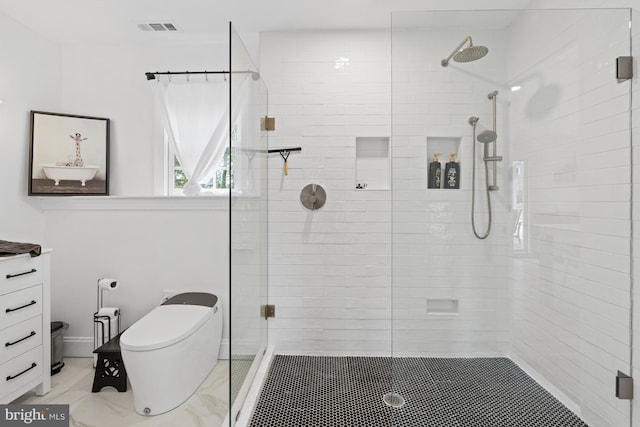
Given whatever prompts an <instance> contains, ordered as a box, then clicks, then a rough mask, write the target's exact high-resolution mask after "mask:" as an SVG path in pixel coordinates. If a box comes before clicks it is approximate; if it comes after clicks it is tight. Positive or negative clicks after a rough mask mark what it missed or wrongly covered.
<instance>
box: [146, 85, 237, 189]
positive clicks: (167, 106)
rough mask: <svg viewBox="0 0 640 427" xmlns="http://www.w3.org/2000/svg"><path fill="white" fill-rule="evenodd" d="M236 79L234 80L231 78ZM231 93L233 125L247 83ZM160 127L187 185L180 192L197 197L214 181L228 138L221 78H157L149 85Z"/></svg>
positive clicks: (225, 90) (224, 88) (226, 98)
mask: <svg viewBox="0 0 640 427" xmlns="http://www.w3.org/2000/svg"><path fill="white" fill-rule="evenodd" d="M234 78H235V76H234ZM239 79H242V80H243V81H242V83H241V84H240V86H239V89H238V91H236V92H234V94H233V95H234V102H233V110H234V113H233V116H234V117H233V122H234V123H235V120H236V118H237V114H238V110H239V108H240V107H241V106H242V105H243V103H244V98H245V97H246V94H245V92H247V91H246V89H245V87H246V81H247V79H246V78H244V77H240V78H239ZM149 82H150V84H151V87H152V90H153V94H154V99H155V103H156V112H157V114H160V117H161V120H162V124H163V127H164V129H165V130H166V132H167V134H168V136H169V143H170V144H171V145H172V146H173V149H174V151H175V153H176V157H177V158H178V161H179V162H180V165H181V166H182V171H183V172H184V174H185V176H186V178H187V180H188V182H187V184H185V186H184V189H183V192H184V194H185V195H187V196H195V195H198V194H199V193H200V191H201V187H200V184H201V183H204V182H206V181H208V180H209V179H210V178H212V177H213V175H214V174H215V171H216V167H217V165H218V164H219V163H220V159H221V158H222V156H223V154H224V151H225V148H227V146H228V137H229V84H228V82H227V81H226V80H225V79H223V77H221V76H217V75H207V77H206V78H205V77H197V78H194V77H190V78H189V79H186V78H185V77H183V76H179V77H176V76H174V77H173V78H168V77H166V76H159V75H157V76H156V79H154V80H150V81H149Z"/></svg>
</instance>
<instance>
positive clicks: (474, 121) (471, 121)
mask: <svg viewBox="0 0 640 427" xmlns="http://www.w3.org/2000/svg"><path fill="white" fill-rule="evenodd" d="M478 120H480V118H479V117H476V116H471V117H469V124H470V125H471V126H473V127H475V126H476V124H477V123H478Z"/></svg>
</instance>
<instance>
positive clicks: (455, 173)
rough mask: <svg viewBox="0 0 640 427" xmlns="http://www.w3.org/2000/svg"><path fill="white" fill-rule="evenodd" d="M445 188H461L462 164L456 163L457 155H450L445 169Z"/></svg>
mask: <svg viewBox="0 0 640 427" xmlns="http://www.w3.org/2000/svg"><path fill="white" fill-rule="evenodd" d="M444 188H460V163H458V162H456V153H451V154H450V155H449V161H448V162H447V164H446V165H445V167H444Z"/></svg>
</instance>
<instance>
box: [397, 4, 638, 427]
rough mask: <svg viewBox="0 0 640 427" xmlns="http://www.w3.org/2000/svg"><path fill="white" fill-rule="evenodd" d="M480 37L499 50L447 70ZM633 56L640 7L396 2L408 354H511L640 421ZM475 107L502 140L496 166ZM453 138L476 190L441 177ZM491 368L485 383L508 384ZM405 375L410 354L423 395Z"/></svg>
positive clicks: (597, 422)
mask: <svg viewBox="0 0 640 427" xmlns="http://www.w3.org/2000/svg"><path fill="white" fill-rule="evenodd" d="M467 36H471V37H467ZM465 37H466V38H465ZM471 38H472V39H473V43H474V44H476V45H482V46H486V47H487V48H488V50H487V51H482V52H478V53H475V52H471V53H469V52H468V51H465V52H463V53H462V54H460V55H461V56H463V58H462V59H463V60H464V61H465V62H456V56H454V55H456V53H455V52H457V51H458V50H459V49H465V50H468V49H466V48H468V46H467V47H466V48H465V46H464V43H463V44H461V45H458V47H457V48H456V49H455V50H454V53H452V54H451V56H450V57H449V58H451V57H452V56H453V60H452V61H449V62H448V64H447V66H446V67H443V66H442V65H444V64H442V65H441V60H442V58H446V56H447V55H449V53H450V52H451V49H452V48H453V47H454V46H456V45H457V44H458V43H459V41H460V40H461V39H465V40H467V39H469V42H470V40H471ZM473 49H479V46H474V47H473ZM629 55H630V11H629V10H628V9H615V10H611V9H598V10H525V11H456V12H398V13H393V16H392V99H393V100H392V110H393V111H392V115H393V123H392V140H393V156H392V161H393V167H392V170H393V173H392V177H393V180H392V199H393V200H392V217H393V219H392V227H393V230H392V252H393V253H392V259H393V266H392V282H393V283H392V293H393V298H392V305H393V315H392V342H393V346H392V347H393V356H394V358H396V359H395V360H399V359H397V358H400V357H402V356H420V357H424V356H435V357H454V358H460V357H475V358H477V357H505V356H506V357H508V358H510V359H511V361H513V362H515V364H517V365H518V366H519V367H520V368H522V369H523V370H524V371H525V372H527V373H528V374H529V375H530V376H532V377H533V378H535V379H536V380H537V381H538V382H539V383H540V384H542V385H543V386H545V387H546V388H547V389H548V390H550V391H552V392H553V393H554V395H555V396H556V397H558V398H559V399H560V400H561V401H562V402H563V403H564V404H565V406H567V407H569V408H570V409H572V410H573V411H574V412H576V413H577V414H578V415H580V416H581V417H582V419H583V420H585V421H586V422H587V423H588V424H589V425H592V426H609V425H616V426H623V425H630V403H629V402H630V401H628V400H620V399H618V398H616V396H615V389H614V384H615V379H616V374H617V371H622V372H624V373H626V374H630V371H631V329H630V310H631V303H630V295H631V280H630V271H631V270H630V265H631V258H630V246H631V223H630V220H631V218H630V211H631V204H630V201H631V135H630V114H631V113H630V82H629V81H627V82H620V83H618V82H617V81H616V67H615V63H616V57H618V56H629ZM468 61H469V62H468ZM442 62H444V61H442ZM496 91H497V92H498V93H499V96H495V94H496ZM487 94H489V99H490V100H492V101H493V104H492V102H487ZM492 94H494V96H493V97H492V96H491V95H492ZM496 104H497V105H496ZM492 108H495V109H496V110H497V113H496V112H495V110H494V111H492ZM469 117H472V118H475V119H476V120H475V122H477V127H478V132H479V133H478V141H480V142H484V141H482V139H481V138H480V135H482V131H484V132H491V133H492V134H491V138H489V139H491V140H495V138H496V135H497V141H498V149H499V150H500V153H499V154H501V155H502V156H503V159H502V160H503V161H501V162H499V161H493V162H490V163H491V164H486V166H488V169H489V170H488V173H485V171H484V170H483V169H484V167H485V165H481V163H482V162H484V163H487V161H486V160H483V158H484V159H486V158H487V156H488V157H495V156H496V154H495V152H493V153H487V152H486V151H485V152H484V153H483V148H479V150H478V152H476V153H475V156H476V157H475V158H474V157H473V156H474V150H473V143H474V140H473V139H474V137H475V136H476V135H475V129H476V123H473V124H472V126H473V132H472V128H471V127H470V126H469V120H470V119H469ZM494 120H495V121H494ZM496 125H497V128H496ZM479 145H483V144H479ZM436 151H437V152H440V153H445V154H448V153H450V152H451V153H456V158H457V159H458V161H459V163H460V170H461V185H460V188H459V189H443V188H441V189H427V186H426V176H427V171H428V166H427V165H428V163H429V161H430V160H429V159H431V154H432V153H433V152H436ZM416 158H418V159H419V161H416V160H415V159H416ZM474 162H477V163H478V165H479V166H478V168H477V170H476V171H475V176H473V168H472V166H473V164H474ZM443 167H444V165H443ZM492 172H493V173H492ZM492 175H493V176H494V177H497V182H496V181H494V182H487V179H489V180H491V179H492V178H491V176H492ZM494 179H495V178H494ZM474 182H475V192H476V194H475V198H476V201H475V220H476V222H479V223H480V224H481V225H480V227H479V228H480V229H484V227H485V226H486V224H488V223H489V221H491V222H492V224H491V232H490V234H489V233H488V232H487V234H488V236H484V237H486V238H485V239H484V240H478V239H476V238H475V237H474V235H473V233H472V224H471V222H472V221H471V220H470V214H469V213H470V211H471V210H472V200H473V197H474V195H472V191H474ZM489 189H491V191H490V194H489ZM485 191H486V193H487V197H490V202H491V208H492V210H491V211H490V210H489V209H488V208H487V204H486V203H485V195H484V193H485ZM479 201H481V203H479ZM490 217H492V218H491V219H489V218H490ZM400 360H401V359H400ZM461 369H462V368H461ZM461 373H462V370H461ZM486 375H488V376H489V378H488V379H487V378H485V380H488V381H485V382H484V383H483V384H484V385H483V386H482V387H480V388H479V390H476V391H477V392H478V393H479V395H477V396H488V395H490V393H491V390H492V384H494V385H495V384H496V383H500V381H502V379H501V378H500V377H499V376H498V374H497V373H496V372H495V371H492V370H487V373H486ZM492 376H493V377H492ZM405 378H406V372H403V370H402V369H401V363H396V364H394V381H393V383H394V384H393V391H397V392H398V393H399V394H400V395H403V394H404V395H405V396H404V397H405V399H406V400H407V404H406V405H409V404H410V402H408V399H407V395H408V396H409V397H414V398H415V396H416V393H415V392H414V391H413V390H404V392H403V382H404V381H405ZM457 380H460V379H451V381H452V382H454V383H455V381H457ZM434 381H435V384H436V385H438V384H440V385H441V384H442V383H439V382H438V379H437V378H434ZM432 385H433V384H432ZM430 387H431V385H427V386H426V388H427V389H429V388H430ZM443 387H444V388H438V387H437V386H434V390H436V391H439V392H442V393H446V387H445V386H443ZM431 391H433V390H431ZM498 398H499V396H498V397H496V399H498ZM478 399H480V400H481V398H478ZM472 405H473V403H472ZM477 409H478V408H477V407H476V408H473V410H477ZM470 410H471V409H470ZM532 410H536V409H532ZM461 416H464V414H463V415H461ZM505 417H507V418H506V419H509V418H508V414H507V415H505ZM490 424H491V423H488V424H487V425H490Z"/></svg>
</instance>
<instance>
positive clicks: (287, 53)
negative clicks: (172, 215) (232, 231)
mask: <svg viewBox="0 0 640 427" xmlns="http://www.w3.org/2000/svg"><path fill="white" fill-rule="evenodd" d="M390 55H391V51H390V34H389V32H384V31H380V32H377V31H345V32H340V31H338V32H291V33H263V34H262V36H261V60H260V62H261V73H262V75H263V76H264V78H265V81H266V83H267V85H268V87H269V114H270V115H272V116H275V117H276V130H275V131H273V132H270V134H269V146H270V148H278V147H287V146H288V147H292V146H293V147H302V151H301V152H293V153H292V154H291V155H290V156H289V159H288V168H289V172H288V175H287V176H284V174H283V167H282V166H283V160H282V158H281V157H280V156H279V155H277V154H275V155H272V158H271V159H270V163H269V169H270V170H269V186H270V192H269V300H270V303H271V304H275V305H276V310H277V311H276V313H277V316H276V318H275V319H272V320H270V321H269V322H270V323H269V342H270V344H273V345H275V348H276V351H277V352H279V353H291V354H313V355H323V354H331V355H389V354H390V351H391V320H390V318H391V191H389V190H380V191H377V190H368V189H367V190H358V189H356V138H357V137H368V138H371V137H380V138H384V137H387V138H388V137H390V136H391V80H390V78H391V75H390V66H391V62H390ZM307 184H319V185H321V186H322V187H323V188H324V189H325V191H326V193H327V202H326V204H325V205H324V206H323V207H322V208H321V209H319V210H317V211H314V212H311V211H309V210H307V209H305V208H304V207H303V206H302V204H301V203H300V200H299V197H300V191H301V190H302V188H303V187H304V186H306V185H307Z"/></svg>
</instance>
